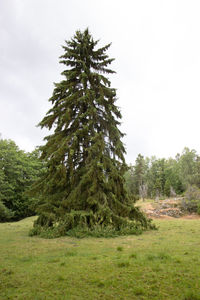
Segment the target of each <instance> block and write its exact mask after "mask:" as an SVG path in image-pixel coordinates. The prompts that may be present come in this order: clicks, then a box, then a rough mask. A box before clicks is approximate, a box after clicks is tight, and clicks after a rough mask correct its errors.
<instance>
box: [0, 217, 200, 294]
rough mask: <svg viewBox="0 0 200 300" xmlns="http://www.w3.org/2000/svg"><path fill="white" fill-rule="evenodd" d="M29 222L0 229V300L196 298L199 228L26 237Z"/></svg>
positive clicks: (188, 224) (180, 223) (171, 225)
mask: <svg viewBox="0 0 200 300" xmlns="http://www.w3.org/2000/svg"><path fill="white" fill-rule="evenodd" d="M33 220H34V218H27V219H25V220H22V221H20V222H17V223H4V224H0V299H1V300H3V299H23V300H28V299H34V300H39V299H41V300H44V299H54V300H55V299H59V300H60V299H92V300H96V299H97V300H98V299H158V300H161V299H163V300H167V299H176V300H179V299H183V300H195V299H200V237H199V232H200V221H199V220H183V219H170V220H156V221H155V223H156V224H157V225H158V226H159V230H158V231H149V232H145V233H144V234H142V235H140V236H127V237H118V238H113V239H103V238H99V239H97V238H85V239H75V238H69V237H66V238H65V237H64V238H58V239H53V240H47V239H42V238H37V237H29V236H28V231H29V228H31V226H32V223H33Z"/></svg>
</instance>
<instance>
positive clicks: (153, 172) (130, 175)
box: [125, 148, 200, 200]
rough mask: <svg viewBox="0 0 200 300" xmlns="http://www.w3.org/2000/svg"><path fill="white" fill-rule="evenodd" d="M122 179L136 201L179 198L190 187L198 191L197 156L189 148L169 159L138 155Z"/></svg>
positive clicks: (199, 181)
mask: <svg viewBox="0 0 200 300" xmlns="http://www.w3.org/2000/svg"><path fill="white" fill-rule="evenodd" d="M125 179H126V186H127V189H128V191H129V193H130V194H131V195H132V196H133V198H134V199H135V200H136V199H139V198H158V197H159V198H162V197H170V196H175V195H182V194H183V193H184V192H185V191H186V190H188V188H189V187H190V186H195V187H196V188H200V156H199V155H198V154H197V152H196V151H195V150H190V149H189V148H184V150H183V152H182V153H181V154H177V155H176V157H175V158H169V159H165V158H162V159H160V158H159V159H158V158H156V157H154V156H153V157H151V158H148V157H146V158H144V157H143V156H142V155H141V154H139V155H138V157H137V159H136V161H135V164H134V165H133V166H130V168H129V170H128V171H127V173H126V175H125Z"/></svg>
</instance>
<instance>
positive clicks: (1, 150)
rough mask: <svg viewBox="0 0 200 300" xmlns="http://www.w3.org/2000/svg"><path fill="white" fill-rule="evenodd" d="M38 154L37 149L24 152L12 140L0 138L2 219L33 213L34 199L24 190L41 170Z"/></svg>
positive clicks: (18, 217) (19, 217)
mask: <svg viewBox="0 0 200 300" xmlns="http://www.w3.org/2000/svg"><path fill="white" fill-rule="evenodd" d="M38 155H39V153H38V150H35V151H34V152H32V153H25V152H24V151H22V150H19V148H18V147H17V145H16V144H15V143H14V142H13V141H11V140H3V139H0V202H1V207H2V208H1V212H2V214H3V215H4V217H2V218H3V221H6V220H10V218H12V219H15V220H19V219H21V218H24V217H27V216H31V215H33V213H34V209H33V207H32V205H33V203H34V201H35V199H34V198H30V197H29V196H28V195H26V194H25V191H27V189H28V188H29V186H30V185H31V184H32V183H33V182H34V181H35V180H36V178H38V177H39V174H40V173H41V171H42V163H41V162H40V161H39V159H38ZM2 205H3V206H2ZM3 207H5V208H6V209H3ZM6 216H7V217H6Z"/></svg>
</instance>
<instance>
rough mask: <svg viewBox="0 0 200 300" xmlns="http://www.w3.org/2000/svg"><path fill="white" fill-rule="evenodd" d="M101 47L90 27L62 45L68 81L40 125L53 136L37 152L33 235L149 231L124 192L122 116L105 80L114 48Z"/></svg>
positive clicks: (58, 86)
mask: <svg viewBox="0 0 200 300" xmlns="http://www.w3.org/2000/svg"><path fill="white" fill-rule="evenodd" d="M97 44H98V41H94V40H93V38H92V36H91V35H90V33H89V31H88V29H86V30H85V31H84V32H80V31H77V32H76V34H75V36H74V37H73V38H72V39H71V40H70V41H66V45H65V46H63V49H64V54H63V55H62V56H61V61H60V63H62V64H64V66H65V70H64V71H63V72H62V75H63V76H64V80H62V81H61V82H60V83H56V84H55V89H54V91H53V95H52V97H51V98H50V99H49V101H50V102H51V104H52V108H51V109H50V110H49V111H48V112H47V114H46V116H45V117H44V118H43V120H42V121H41V122H40V124H39V126H40V127H41V128H43V127H46V128H48V129H49V130H50V129H51V128H54V132H53V133H52V134H51V135H49V136H47V137H46V138H45V139H46V144H45V145H44V146H42V147H40V150H41V152H42V154H41V158H42V159H44V160H45V162H46V164H47V172H46V174H45V175H44V176H43V178H42V179H41V180H39V181H38V182H37V183H36V184H35V185H34V186H33V191H34V192H35V195H38V196H40V203H39V207H38V209H37V213H38V215H39V217H38V219H37V221H36V222H35V225H34V226H35V228H37V230H36V232H38V228H39V227H41V232H44V231H46V232H47V233H48V234H49V231H50V232H51V234H53V235H54V236H60V235H68V234H70V235H73V236H74V235H77V234H78V235H79V233H80V234H82V235H85V234H86V233H87V234H88V235H91V234H93V233H92V232H96V233H97V235H101V234H102V235H108V231H109V232H111V235H115V234H116V233H117V234H119V233H122V232H125V231H126V230H125V229H124V228H128V230H127V232H129V233H130V232H138V231H141V230H142V229H147V228H149V227H151V225H150V222H149V221H148V220H147V219H146V217H145V216H144V215H143V214H142V213H141V212H140V211H139V210H138V209H137V208H135V207H134V206H133V205H132V203H131V199H130V198H129V196H128V193H127V191H126V189H125V187H124V173H125V171H126V170H127V169H128V168H127V165H126V163H125V159H124V153H125V149H124V145H123V143H122V142H121V138H122V137H123V136H124V134H123V133H121V131H120V130H119V128H118V126H119V125H120V121H119V120H120V119H121V113H120V111H119V108H118V107H117V106H116V105H115V102H116V90H115V89H113V88H111V87H110V81H109V79H108V78H107V77H105V76H104V75H103V74H111V73H114V71H112V70H111V69H109V68H108V66H109V65H110V64H111V62H112V61H113V59H110V58H109V57H108V55H107V54H106V51H107V50H108V48H109V47H110V44H108V45H106V46H104V47H102V48H99V49H96V46H97ZM99 232H102V233H101V234H100V233H99ZM105 232H106V233H105ZM104 233H105V234H104ZM109 234H110V233H109Z"/></svg>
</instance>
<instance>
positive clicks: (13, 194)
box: [0, 139, 200, 222]
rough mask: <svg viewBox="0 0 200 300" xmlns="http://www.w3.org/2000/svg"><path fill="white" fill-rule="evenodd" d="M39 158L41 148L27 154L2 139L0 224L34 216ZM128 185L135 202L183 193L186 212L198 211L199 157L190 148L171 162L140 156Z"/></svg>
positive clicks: (41, 170) (127, 177)
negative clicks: (34, 186)
mask: <svg viewBox="0 0 200 300" xmlns="http://www.w3.org/2000/svg"><path fill="white" fill-rule="evenodd" d="M39 157H40V151H39V150H38V149H36V150H34V151H33V152H24V151H22V150H20V149H19V148H18V146H17V145H16V144H15V142H14V141H12V140H5V139H0V222H4V221H12V220H13V221H14V220H20V219H23V218H25V217H28V216H32V215H34V214H35V209H36V206H37V202H38V199H35V198H33V197H31V196H30V194H29V193H28V191H29V189H30V186H31V185H32V184H33V183H34V181H36V180H37V179H38V178H39V177H40V176H42V175H43V174H44V172H45V165H44V162H43V161H41V160H40V159H39ZM125 184H126V187H127V190H128V192H129V194H130V196H131V197H132V198H133V199H134V200H137V199H139V198H143V199H145V198H161V199H162V197H163V198H164V197H170V196H175V195H183V194H184V195H186V200H185V202H184V205H185V207H186V209H187V210H189V211H196V209H197V206H198V205H200V190H199V188H200V156H199V155H198V154H197V152H196V151H195V150H190V149H189V148H185V149H184V150H183V152H182V153H181V154H177V155H176V157H175V158H169V159H165V158H162V159H160V158H159V159H158V158H156V157H155V156H154V157H151V158H148V157H146V158H144V157H143V156H142V155H141V154H139V155H138V157H137V159H136V161H135V164H134V165H131V166H130V168H129V170H128V171H127V172H126V174H125ZM197 199H198V203H197V202H196V200H197ZM187 200H188V201H187ZM199 207H200V206H199Z"/></svg>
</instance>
